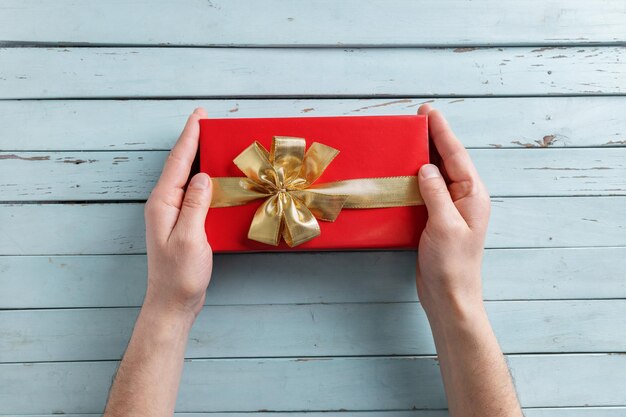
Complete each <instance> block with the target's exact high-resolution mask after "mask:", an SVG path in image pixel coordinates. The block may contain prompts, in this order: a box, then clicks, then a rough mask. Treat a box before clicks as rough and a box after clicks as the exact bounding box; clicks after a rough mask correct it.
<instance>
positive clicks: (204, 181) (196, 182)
mask: <svg viewBox="0 0 626 417" xmlns="http://www.w3.org/2000/svg"><path fill="white" fill-rule="evenodd" d="M189 188H197V189H199V190H203V189H205V188H209V176H208V175H207V174H200V175H196V176H195V177H193V178H192V179H191V182H189Z"/></svg>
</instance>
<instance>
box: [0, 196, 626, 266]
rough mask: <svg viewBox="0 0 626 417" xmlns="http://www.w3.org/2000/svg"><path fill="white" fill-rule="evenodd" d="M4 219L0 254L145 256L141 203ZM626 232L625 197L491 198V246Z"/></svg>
mask: <svg viewBox="0 0 626 417" xmlns="http://www.w3.org/2000/svg"><path fill="white" fill-rule="evenodd" d="M0 218H2V219H6V220H3V222H1V223H0V254H2V255H95V254H122V253H126V254H133V253H145V235H144V222H143V204H139V203H118V204H3V205H0ZM50 219H54V220H53V221H51V220H50ZM625 228H626V198H625V197H575V198H573V197H569V198H563V197H544V198H502V199H494V200H492V213H491V223H490V228H489V233H488V235H487V241H486V247H488V248H530V247H581V246H626V234H625V233H624V229H625Z"/></svg>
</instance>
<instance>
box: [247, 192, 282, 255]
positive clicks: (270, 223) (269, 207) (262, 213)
mask: <svg viewBox="0 0 626 417" xmlns="http://www.w3.org/2000/svg"><path fill="white" fill-rule="evenodd" d="M282 218H283V205H282V201H281V200H280V199H279V196H278V195H274V196H271V197H269V198H268V199H267V200H265V201H264V202H263V204H261V205H260V206H259V208H258V209H257V210H256V213H254V217H253V218H252V223H251V224H250V229H248V238H249V239H252V240H256V241H257V242H261V243H266V244H268V245H274V246H277V245H278V242H279V239H280V234H281V233H280V231H281V226H282Z"/></svg>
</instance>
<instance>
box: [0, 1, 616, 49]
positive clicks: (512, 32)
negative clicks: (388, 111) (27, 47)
mask: <svg viewBox="0 0 626 417" xmlns="http://www.w3.org/2000/svg"><path fill="white" fill-rule="evenodd" d="M383 10H384V13H381V11H383ZM1 11H2V13H0V41H5V42H6V41H9V42H43V43H57V44H71V43H77V44H81V45H82V44H116V45H137V44H142V45H227V46H233V45H255V46H258V45H263V46H268V45H276V46H284V45H299V46H320V45H324V46H343V45H376V46H389V45H411V46H432V45H446V44H453V45H475V44H483V45H484V44H498V45H501V44H509V45H518V44H523V45H527V44H533V45H544V44H549V45H553V44H561V43H574V44H585V43H598V42H602V43H613V42H619V41H624V39H626V29H624V24H623V23H624V18H623V15H624V13H626V7H625V6H624V3H623V2H620V1H616V0H602V1H594V2H588V1H581V0H575V1H571V0H570V1H568V2H567V3H564V2H562V1H554V0H551V1H532V0H525V1H517V2H504V3H503V2H501V1H497V0H490V1H480V2H476V1H466V0H456V1H446V2H440V1H435V0H430V1H421V2H411V1H403V0H394V1H385V0H377V1H368V2H366V3H363V2H359V1H357V0H349V1H341V2H336V1H332V0H316V1H310V0H309V1H295V2H289V1H280V0H265V1H263V2H258V1H254V0H243V1H241V0H236V1H233V0H211V1H208V2H207V1H201V0H187V1H175V0H158V1H154V0H153V1H150V2H148V3H145V2H141V1H115V0H107V1H96V0H89V1H75V0H60V1H59V0H57V1H55V2H54V3H50V2H47V1H43V0H5V1H4V2H3V5H2V9H1Z"/></svg>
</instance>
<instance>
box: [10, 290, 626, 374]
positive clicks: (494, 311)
mask: <svg viewBox="0 0 626 417" xmlns="http://www.w3.org/2000/svg"><path fill="white" fill-rule="evenodd" d="M138 311H139V310H138V309H136V308H130V309H129V308H106V309H71V310H65V309H57V310H22V311H2V312H0V362H50V361H74V360H87V361H89V360H117V359H120V358H121V356H122V354H123V353H124V350H125V349H126V346H127V344H128V340H129V338H130V334H131V332H132V328H133V324H134V323H135V319H136V317H137V313H138ZM487 311H488V313H489V318H490V321H491V323H492V325H493V327H494V330H495V332H496V335H497V336H498V340H499V342H500V346H501V347H502V350H503V352H505V353H524V352H533V353H561V352H610V351H618V352H619V351H626V334H625V333H624V332H616V331H615V329H623V328H626V300H593V301H490V302H487ZM189 340H190V341H189V344H188V347H187V352H186V357H187V358H255V357H296V356H314V357H320V356H323V357H329V356H371V355H376V356H380V355H385V356H396V355H434V354H435V347H434V345H433V341H432V337H431V333H430V327H429V325H428V320H427V318H426V316H425V314H424V311H423V310H422V309H421V307H420V306H419V304H417V303H383V304H371V303H368V304H330V305H328V304H309V305H294V304H291V305H265V306H261V305H250V306H211V307H205V308H204V311H203V312H202V313H201V314H200V316H199V317H198V320H197V321H196V323H195V325H194V327H193V329H192V332H191V335H190V339H189Z"/></svg>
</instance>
